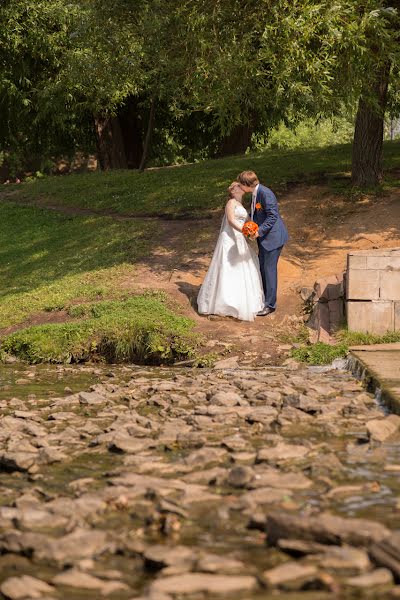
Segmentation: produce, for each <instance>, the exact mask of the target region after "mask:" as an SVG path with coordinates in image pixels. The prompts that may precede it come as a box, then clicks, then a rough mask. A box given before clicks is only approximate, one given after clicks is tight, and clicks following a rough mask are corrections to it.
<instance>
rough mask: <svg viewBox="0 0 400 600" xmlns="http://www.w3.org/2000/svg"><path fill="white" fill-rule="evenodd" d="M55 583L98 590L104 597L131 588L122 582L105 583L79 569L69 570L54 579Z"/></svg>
mask: <svg viewBox="0 0 400 600" xmlns="http://www.w3.org/2000/svg"><path fill="white" fill-rule="evenodd" d="M53 583H55V584H56V585H62V586H66V587H72V588H82V589H85V590H98V591H99V592H100V594H101V595H102V596H108V595H109V594H113V593H114V592H118V591H126V590H129V587H128V586H127V585H126V584H125V583H122V581H103V580H102V579H99V578H98V577H94V576H93V575H89V574H88V573H83V572H82V571H79V570H78V569H69V570H68V571H65V572H64V573H60V574H59V575H56V576H55V577H53Z"/></svg>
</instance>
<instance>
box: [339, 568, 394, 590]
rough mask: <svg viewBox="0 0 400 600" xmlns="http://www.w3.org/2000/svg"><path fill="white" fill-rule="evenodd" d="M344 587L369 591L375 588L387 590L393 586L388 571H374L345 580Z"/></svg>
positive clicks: (391, 577)
mask: <svg viewBox="0 0 400 600" xmlns="http://www.w3.org/2000/svg"><path fill="white" fill-rule="evenodd" d="M346 585H347V586H349V587H352V588H356V589H361V590H370V589H371V588H377V587H379V588H385V589H387V588H388V587H391V586H392V585H393V575H392V574H391V572H390V571H389V569H376V570H375V571H372V572H371V573H365V575H358V577H350V578H349V579H346Z"/></svg>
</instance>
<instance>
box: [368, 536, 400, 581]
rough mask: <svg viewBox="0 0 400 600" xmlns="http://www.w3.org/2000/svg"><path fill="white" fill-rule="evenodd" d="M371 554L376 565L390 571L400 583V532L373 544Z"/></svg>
mask: <svg viewBox="0 0 400 600" xmlns="http://www.w3.org/2000/svg"><path fill="white" fill-rule="evenodd" d="M369 554H370V557H371V559H372V560H373V561H374V563H375V564H377V565H378V566H380V567H387V568H388V569H390V570H391V571H392V573H393V574H394V576H395V577H396V580H397V581H400V531H395V532H393V533H392V534H391V535H390V536H389V537H387V538H386V539H383V540H381V541H378V542H377V543H375V544H372V546H371V547H370V550H369Z"/></svg>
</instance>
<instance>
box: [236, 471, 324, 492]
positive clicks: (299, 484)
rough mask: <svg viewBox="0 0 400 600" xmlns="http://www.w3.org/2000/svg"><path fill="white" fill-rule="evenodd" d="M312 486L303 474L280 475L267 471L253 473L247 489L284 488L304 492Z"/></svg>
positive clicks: (276, 472) (277, 472)
mask: <svg viewBox="0 0 400 600" xmlns="http://www.w3.org/2000/svg"><path fill="white" fill-rule="evenodd" d="M312 485H313V482H312V481H311V479H308V477H306V476H305V475H303V473H282V472H281V471H278V470H275V469H271V470H268V471H257V470H256V471H255V472H254V477H253V479H252V480H251V481H250V482H249V485H248V487H249V488H259V487H273V488H286V489H289V490H306V489H308V488H310V487H311V486H312Z"/></svg>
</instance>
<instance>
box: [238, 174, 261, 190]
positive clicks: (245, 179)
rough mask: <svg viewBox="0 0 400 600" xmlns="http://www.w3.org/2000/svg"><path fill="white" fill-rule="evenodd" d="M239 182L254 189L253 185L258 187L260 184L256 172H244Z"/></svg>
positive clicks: (239, 176)
mask: <svg viewBox="0 0 400 600" xmlns="http://www.w3.org/2000/svg"><path fill="white" fill-rule="evenodd" d="M238 182H239V183H241V184H242V185H245V186H246V187H252V186H253V185H257V183H260V182H259V180H258V177H257V175H256V174H255V173H254V171H242V172H241V173H240V175H238Z"/></svg>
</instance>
